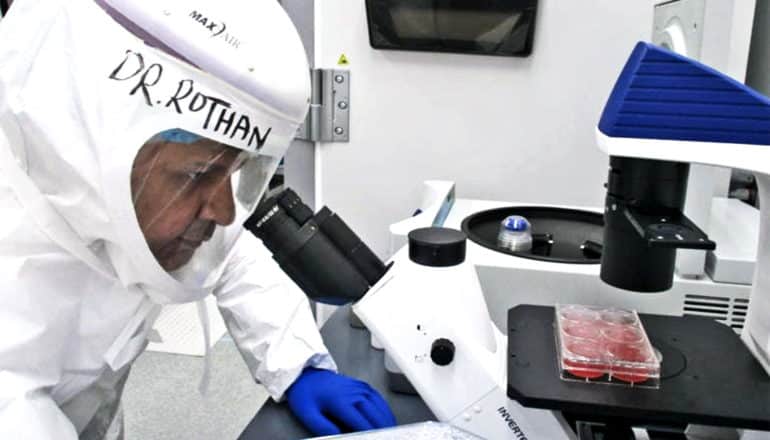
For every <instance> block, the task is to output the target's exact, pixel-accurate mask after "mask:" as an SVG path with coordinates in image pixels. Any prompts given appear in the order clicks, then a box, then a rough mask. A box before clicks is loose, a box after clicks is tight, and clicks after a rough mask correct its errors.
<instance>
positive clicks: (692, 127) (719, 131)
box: [596, 43, 770, 374]
mask: <svg viewBox="0 0 770 440" xmlns="http://www.w3.org/2000/svg"><path fill="white" fill-rule="evenodd" d="M596 137H597V141H598V144H599V147H600V148H601V149H602V150H603V151H604V152H606V153H607V154H608V155H609V156H610V174H609V176H610V177H609V179H608V185H607V187H608V192H607V204H606V206H605V214H606V215H605V220H606V222H607V228H606V229H605V240H604V254H603V257H602V271H601V278H602V280H604V281H605V282H607V283H608V284H611V285H613V286H615V287H619V288H622V289H627V290H632V291H637V292H657V291H662V290H666V289H668V288H669V287H670V283H671V276H672V275H673V270H674V251H675V249H677V248H693V249H713V246H714V243H713V242H711V241H710V240H708V237H706V236H705V234H703V232H702V231H700V229H698V227H697V226H696V225H694V224H692V222H690V221H689V220H688V219H687V218H686V217H685V216H684V215H683V214H682V213H681V208H682V206H683V203H684V195H683V194H684V190H685V189H686V178H687V171H686V167H687V164H689V163H700V164H705V165H713V166H720V167H729V168H737V169H742V170H746V171H750V172H752V173H754V175H755V177H756V180H757V184H758V188H759V195H760V196H759V197H760V232H759V241H758V243H759V248H758V252H757V263H756V266H755V273H754V282H753V288H752V289H753V290H752V294H751V296H750V298H749V310H748V313H747V318H746V324H745V326H744V329H743V332H742V335H741V337H742V339H743V341H744V342H745V343H746V346H747V347H748V348H749V350H750V351H751V352H752V354H753V355H754V357H755V358H756V359H757V361H758V362H759V363H760V364H762V366H763V367H764V369H765V370H766V371H767V372H768V374H770V355H769V353H770V273H768V270H770V206H769V205H770V99H768V98H767V97H764V96H762V95H760V94H759V93H757V92H755V91H753V90H751V89H749V88H748V87H746V86H745V85H743V84H741V83H739V82H737V81H735V80H733V79H731V78H729V77H727V76H725V75H723V74H721V73H719V72H717V71H716V70H713V69H711V68H709V67H707V66H705V65H702V64H700V63H698V62H696V61H693V60H690V59H688V58H686V57H683V56H680V55H678V54H675V53H673V52H670V51H667V50H665V49H662V48H659V47H656V46H653V45H651V44H647V43H638V44H637V46H636V48H635V49H634V51H633V53H632V54H631V56H630V57H629V60H628V62H627V63H626V65H625V67H624V69H623V71H622V72H621V74H620V76H619V78H618V81H617V82H616V84H615V87H614V88H613V90H612V93H611V95H610V97H609V99H608V101H607V104H606V105H605V108H604V112H603V114H602V117H601V120H600V122H599V125H598V127H597V130H596ZM679 195H681V197H679Z"/></svg>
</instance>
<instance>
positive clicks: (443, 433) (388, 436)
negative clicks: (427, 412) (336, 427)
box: [320, 422, 481, 440]
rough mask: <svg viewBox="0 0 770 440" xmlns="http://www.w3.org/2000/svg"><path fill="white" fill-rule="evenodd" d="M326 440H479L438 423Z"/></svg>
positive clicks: (426, 423) (335, 436) (425, 423)
mask: <svg viewBox="0 0 770 440" xmlns="http://www.w3.org/2000/svg"><path fill="white" fill-rule="evenodd" d="M320 438H322V439H324V440H326V439H338V438H340V439H361V440H403V439H409V440H480V439H481V437H477V436H475V435H473V434H470V433H468V432H467V431H463V430H462V429H459V428H455V427H454V426H452V425H448V424H446V423H438V422H423V423H414V424H411V425H403V426H396V427H394V428H386V429H377V430H373V431H365V432H356V433H353V434H342V435H333V436H328V437H320Z"/></svg>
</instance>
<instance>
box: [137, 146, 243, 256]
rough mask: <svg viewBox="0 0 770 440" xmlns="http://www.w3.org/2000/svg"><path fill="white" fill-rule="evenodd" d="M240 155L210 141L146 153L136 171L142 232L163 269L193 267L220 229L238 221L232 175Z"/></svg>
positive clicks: (142, 152) (148, 148) (141, 153)
mask: <svg viewBox="0 0 770 440" xmlns="http://www.w3.org/2000/svg"><path fill="white" fill-rule="evenodd" d="M237 158H238V150H236V149H233V148H230V147H226V146H223V145H221V144H217V143H215V142H213V141H209V140H200V141H197V142H195V143H192V144H183V143H174V142H159V143H151V144H147V145H145V146H144V147H142V148H141V150H140V151H139V154H138V155H137V157H136V160H135V161H134V166H133V168H132V170H131V194H132V197H133V199H134V209H135V210H136V217H137V219H138V221H139V227H140V228H141V230H142V233H143V234H144V238H145V239H146V240H147V244H148V245H149V247H150V251H151V252H152V254H153V255H154V256H155V258H156V259H157V260H158V262H159V263H160V265H161V266H162V267H163V268H164V269H165V270H167V271H173V270H176V269H179V268H180V267H182V266H183V265H184V264H185V263H187V262H188V261H190V259H191V258H192V256H193V254H194V253H195V250H196V249H197V248H198V247H199V246H200V245H201V243H203V242H204V241H206V240H208V239H209V238H211V235H212V234H213V233H214V229H215V228H216V226H217V225H220V226H227V225H229V224H231V223H232V222H233V220H234V219H235V206H234V202H233V193H232V187H231V184H230V174H231V172H232V170H233V169H234V168H235V167H236V166H237V164H236V160H237Z"/></svg>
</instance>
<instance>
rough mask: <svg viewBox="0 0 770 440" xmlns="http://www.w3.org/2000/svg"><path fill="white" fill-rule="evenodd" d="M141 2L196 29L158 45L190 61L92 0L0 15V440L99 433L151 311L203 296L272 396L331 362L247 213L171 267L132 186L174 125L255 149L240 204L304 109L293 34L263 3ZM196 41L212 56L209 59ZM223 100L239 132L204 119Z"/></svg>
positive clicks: (303, 304) (29, 3)
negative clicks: (249, 229)
mask: <svg viewBox="0 0 770 440" xmlns="http://www.w3.org/2000/svg"><path fill="white" fill-rule="evenodd" d="M139 3H145V2H137V4H139ZM149 3H152V4H153V5H158V6H157V7H158V8H161V10H162V11H163V15H165V16H166V18H167V19H168V23H163V22H161V24H160V25H159V26H158V27H156V29H154V30H152V32H151V33H161V34H162V33H163V32H164V30H165V31H168V30H169V29H170V30H171V31H169V32H171V33H173V32H177V33H178V34H180V35H183V36H184V35H185V33H190V35H193V37H191V39H188V40H185V39H184V38H181V39H180V41H181V42H176V43H174V44H170V46H171V47H172V50H173V51H174V52H177V53H180V54H182V55H183V56H184V57H185V58H186V59H187V60H190V62H191V63H193V64H195V65H197V66H200V70H199V69H197V68H195V67H193V66H191V65H190V64H187V63H185V62H181V61H179V60H178V59H176V58H174V57H172V56H169V55H167V54H166V53H164V52H162V51H160V50H157V49H155V48H153V47H150V46H149V45H147V44H145V43H144V42H143V41H142V40H141V39H139V38H138V37H136V36H135V35H134V34H132V33H131V32H128V31H127V30H126V29H125V28H123V27H122V26H121V25H119V24H118V23H117V22H116V21H115V20H113V19H112V18H111V17H110V16H109V15H108V14H107V13H105V11H104V10H103V9H102V8H100V7H99V5H97V4H96V3H94V2H93V1H92V0H19V1H17V2H15V3H14V5H13V8H11V11H10V13H9V15H8V16H7V17H6V18H4V19H3V21H2V23H0V213H1V214H0V335H2V336H0V438H2V439H73V438H78V437H80V438H103V437H104V436H105V435H106V431H107V427H108V426H109V425H110V423H112V421H113V419H114V417H113V416H114V415H115V414H116V412H117V405H116V403H117V402H118V401H119V398H120V394H121V392H122V387H123V383H124V382H125V378H126V375H127V372H128V369H129V368H130V364H131V363H132V362H133V360H134V359H135V358H136V357H137V355H139V353H140V352H141V351H142V350H143V349H144V348H145V347H146V344H147V337H148V335H149V334H150V333H151V331H152V325H153V321H154V319H155V318H156V317H157V315H158V313H159V311H160V308H161V306H162V305H163V304H167V303H182V302H192V301H199V300H201V299H202V298H204V297H205V296H206V295H208V294H213V295H215V296H216V298H217V303H218V305H219V308H220V310H221V313H222V315H223V316H224V318H225V321H226V323H227V327H228V330H229V332H230V334H231V335H232V337H233V339H234V340H235V342H236V344H237V346H238V348H239V350H240V352H241V354H242V356H243V358H244V359H245V361H246V364H247V365H248V367H249V369H250V370H251V373H252V375H253V377H254V378H255V379H256V380H257V381H258V382H260V383H262V384H264V385H265V386H266V387H267V390H268V391H269V392H270V394H271V395H272V396H273V397H274V398H276V399H280V398H281V396H282V395H283V393H284V391H285V390H286V389H287V387H288V386H289V385H290V384H291V383H292V382H293V381H294V380H295V379H296V377H297V376H298V375H299V374H300V372H301V371H302V369H303V368H304V367H305V366H316V367H319V368H328V369H334V368H335V365H334V363H333V361H332V359H331V358H330V356H329V355H328V352H327V350H326V348H325V347H324V345H323V343H322V341H321V338H320V334H319V333H318V330H317V328H316V327H315V323H314V320H313V318H312V315H311V313H310V309H309V307H308V303H307V300H306V298H305V297H304V295H302V293H301V291H300V290H299V289H298V288H297V287H296V286H295V285H293V284H292V283H291V282H290V281H289V280H288V278H287V277H286V276H285V275H283V273H282V272H281V271H280V269H279V268H278V266H277V265H276V264H275V263H274V261H273V260H272V259H271V258H270V256H269V254H268V252H267V251H266V250H265V249H264V248H263V247H262V246H261V243H260V242H259V241H258V240H257V239H255V238H254V237H253V236H251V234H248V233H244V234H240V232H241V231H242V230H243V228H242V227H241V226H240V224H241V222H242V221H243V219H244V215H248V213H249V212H248V211H247V210H244V209H242V207H241V209H240V211H239V212H238V214H237V216H236V218H235V221H234V222H233V223H232V225H230V226H228V227H218V228H217V232H216V233H215V235H214V236H213V238H212V239H211V240H209V241H208V242H207V243H206V244H205V245H204V246H202V247H201V249H199V250H198V251H197V252H196V254H195V255H196V256H195V257H193V259H192V260H191V261H190V263H188V265H187V266H185V269H184V270H180V271H179V272H178V273H174V274H173V275H172V274H171V273H170V272H167V271H166V270H164V269H163V267H161V265H160V264H159V262H158V261H156V259H155V258H154V257H153V254H152V253H151V252H150V249H149V247H148V244H147V242H146V241H145V238H144V237H143V235H142V230H140V227H139V225H138V223H137V215H136V213H135V212H134V206H133V204H132V193H131V191H132V190H131V186H130V185H129V180H130V178H129V175H130V173H131V169H132V161H133V160H134V158H135V157H136V156H137V150H139V148H140V147H141V146H142V145H143V142H144V141H146V140H147V139H149V138H150V137H151V136H152V135H153V134H156V133H159V132H161V131H162V130H165V129H169V128H181V129H183V130H186V131H188V132H191V133H194V134H196V135H199V136H205V137H206V138H207V139H212V140H214V141H217V142H221V143H223V144H226V145H228V146H231V147H234V148H237V149H239V150H242V151H243V152H244V153H243V154H244V155H246V156H248V157H249V158H250V159H249V161H248V162H246V164H245V165H243V168H242V169H241V171H240V174H239V175H238V177H237V180H238V185H239V186H238V188H236V189H235V190H234V191H233V192H234V193H237V194H238V196H239V200H246V201H247V202H250V203H251V205H249V204H248V203H246V204H244V205H243V206H247V207H248V206H250V207H251V208H252V209H253V204H254V203H255V200H256V199H258V197H259V196H260V194H261V193H262V192H263V191H264V188H265V185H266V184H267V180H268V178H269V177H270V176H271V175H272V173H273V172H274V170H275V168H276V166H277V163H278V161H279V158H280V157H281V156H282V155H283V153H284V152H285V149H286V148H287V147H288V144H289V142H290V140H291V138H292V137H293V135H294V133H295V131H296V128H297V126H298V125H299V123H300V122H301V121H302V120H303V118H304V115H305V112H306V108H307V102H308V96H309V80H308V71H307V64H306V58H305V55H304V51H303V49H302V45H301V42H300V40H299V37H298V36H297V34H296V32H295V30H294V28H293V26H292V24H291V22H290V21H289V19H288V17H287V16H286V15H285V13H284V12H283V11H282V9H281V8H280V6H279V4H278V3H277V2H276V1H274V0H270V1H268V0H260V1H250V2H241V1H238V0H221V1H218V2H210V1H194V0H193V1H191V0H185V1H178V0H162V1H157V2H156V1H154V2H149ZM149 3H148V4H149ZM161 18H162V19H165V18H163V17H161ZM211 23H216V24H217V25H219V26H220V27H223V26H224V24H226V25H227V30H226V31H225V30H224V28H222V29H220V28H214V27H213V26H211ZM164 26H165V27H164ZM220 30H221V32H220ZM196 32H200V33H201V35H203V36H204V37H205V39H203V40H201V41H203V42H202V43H201V45H200V46H196V44H195V43H194V42H193V43H190V41H194V40H195V38H198V36H197V34H195V33H196ZM172 40H173V38H172ZM207 51H208V52H207ZM228 51H230V52H228ZM207 53H208V54H211V53H216V54H218V60H217V62H216V63H212V64H210V66H212V67H210V68H206V65H207V60H206V54H207ZM239 63H240V64H239ZM236 64H237V66H236V67H237V68H236V69H229V67H230V66H231V65H236ZM152 66H160V67H155V68H154V69H153V67H152ZM238 66H240V67H238ZM228 69H229V70H228ZM204 71H205V72H204ZM206 72H208V73H206ZM233 72H234V73H233ZM247 72H248V73H247ZM249 75H252V76H253V78H252V77H250V76H249ZM140 81H142V82H143V84H144V86H142V85H141V84H140ZM183 86H184V87H185V89H184V92H185V93H182V94H180V90H182V87H183ZM188 88H189V92H190V93H187V92H188ZM174 96H176V97H177V98H178V99H177V100H176V101H174V100H173V99H172V97H174ZM213 97H217V99H218V100H219V101H217V100H215V99H213ZM196 98H197V99H198V101H197V104H196V106H193V105H192V104H191V102H192V101H193V100H194V99H196ZM207 98H208V100H207ZM223 101H226V102H227V103H228V104H229V106H226V105H224V104H221V102H223ZM214 102H219V103H220V105H219V107H216V108H215V106H214V104H213V103H214ZM203 103H207V106H205V107H204V106H203ZM199 107H200V108H199ZM195 109H197V110H195ZM220 110H221V111H222V113H221V115H218V112H220ZM225 110H227V111H228V112H233V113H235V114H236V116H235V119H236V120H237V121H238V122H237V123H238V125H239V126H240V125H241V123H243V124H248V126H249V128H250V129H251V130H248V129H246V128H244V127H240V128H242V130H241V131H242V133H237V132H236V131H234V129H233V128H232V127H231V126H228V124H226V123H225V124H224V125H222V124H216V125H215V124H214V123H213V122H212V123H210V124H209V122H211V121H209V119H212V118H214V119H215V118H217V117H219V118H220V119H222V117H226V116H228V115H229V113H227V114H226V113H225ZM230 118H231V119H230V120H231V121H232V119H233V117H232V115H230ZM244 118H245V119H244ZM212 121H213V119H212ZM225 122H227V121H225ZM257 126H259V127H260V129H261V132H257V131H255V130H253V129H254V128H256V127H257ZM236 134H238V135H237V136H236ZM247 171H250V174H248V175H247ZM241 196H243V197H241ZM239 206H240V205H239ZM210 243H218V247H216V246H214V245H213V244H212V245H211V246H210V247H212V248H214V247H216V249H214V251H211V252H209V251H208V250H205V249H204V248H206V246H208V245H209V244H210ZM212 256H214V257H217V258H218V259H217V258H212ZM199 257H200V258H199ZM112 428H113V429H114V428H115V425H114V424H113V426H112Z"/></svg>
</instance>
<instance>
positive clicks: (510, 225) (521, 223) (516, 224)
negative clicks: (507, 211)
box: [503, 215, 529, 231]
mask: <svg viewBox="0 0 770 440" xmlns="http://www.w3.org/2000/svg"><path fill="white" fill-rule="evenodd" d="M503 227H504V228H505V229H506V230H508V231H526V230H527V229H529V221H527V219H526V218H524V217H522V216H520V215H510V216H508V217H506V218H505V220H503Z"/></svg>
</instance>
